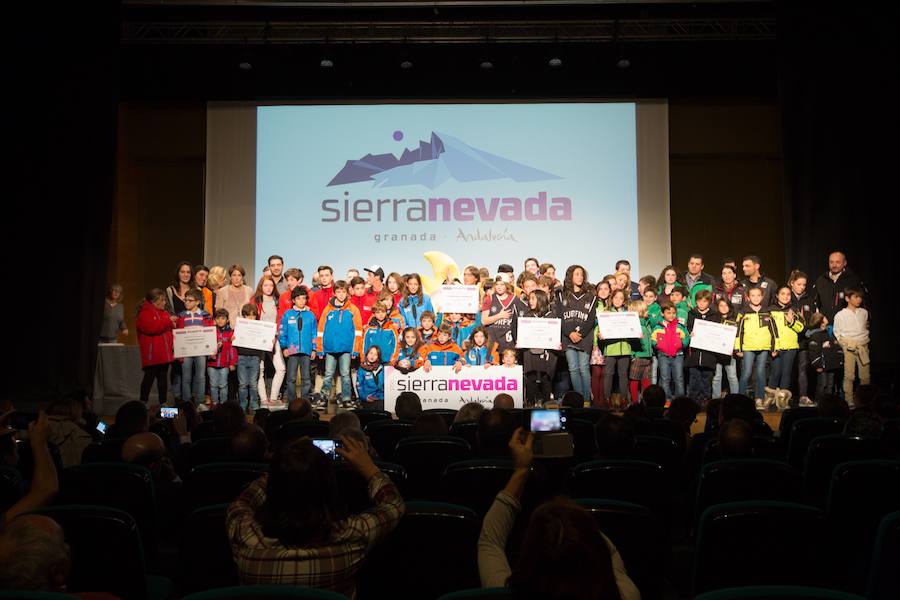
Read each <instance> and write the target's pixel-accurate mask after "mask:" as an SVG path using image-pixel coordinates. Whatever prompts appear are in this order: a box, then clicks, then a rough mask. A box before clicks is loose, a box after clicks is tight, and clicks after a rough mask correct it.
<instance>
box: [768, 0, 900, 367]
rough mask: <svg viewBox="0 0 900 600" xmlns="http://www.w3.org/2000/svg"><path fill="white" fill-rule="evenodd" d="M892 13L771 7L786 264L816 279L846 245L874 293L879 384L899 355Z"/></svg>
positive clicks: (897, 113)
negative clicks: (776, 38) (774, 22)
mask: <svg viewBox="0 0 900 600" xmlns="http://www.w3.org/2000/svg"><path fill="white" fill-rule="evenodd" d="M898 16H900V15H898V10H897V8H895V5H894V4H893V3H875V2H842V3H839V4H838V3H815V4H813V3H807V2H795V1H781V2H780V3H779V9H778V36H779V69H780V72H779V94H780V105H781V111H782V125H783V128H782V131H783V156H784V168H785V177H784V182H785V236H786V238H787V239H786V244H785V248H786V253H787V256H786V266H787V267H788V268H789V269H790V268H795V267H799V268H801V269H803V270H804V271H806V272H807V273H809V275H810V277H811V279H812V280H815V278H817V277H818V276H820V275H822V274H823V273H825V272H826V270H827V259H828V254H829V253H830V252H832V251H833V250H843V251H844V252H846V254H847V258H848V261H849V268H850V269H851V270H853V271H855V272H856V273H857V274H859V275H860V276H861V277H862V278H863V280H864V281H865V283H866V285H867V286H868V289H869V292H870V295H871V298H870V301H869V305H870V308H871V325H872V344H871V349H872V360H873V363H874V364H873V367H874V368H875V369H876V370H877V371H879V372H880V380H881V381H882V382H884V383H890V382H893V378H894V377H895V376H894V372H895V371H896V368H895V367H896V364H897V362H898V358H900V357H898V351H897V349H898V343H897V340H898V339H900V331H898V329H900V327H898V319H897V308H896V306H895V305H894V299H895V297H896V296H895V288H896V285H895V281H896V279H897V276H896V267H895V264H896V259H895V256H896V254H897V252H896V248H898V246H900V229H898V225H897V221H896V219H895V217H894V215H895V213H897V211H896V209H895V208H894V206H895V204H896V198H897V191H896V190H897V183H898V176H900V164H898V155H900V153H898V151H897V146H898V144H900V127H898V123H900V107H898V95H897V92H898V72H900V70H898V64H897V58H898V56H900V53H898V46H900V44H898V39H900V31H898V23H900V20H898ZM873 376H874V375H873Z"/></svg>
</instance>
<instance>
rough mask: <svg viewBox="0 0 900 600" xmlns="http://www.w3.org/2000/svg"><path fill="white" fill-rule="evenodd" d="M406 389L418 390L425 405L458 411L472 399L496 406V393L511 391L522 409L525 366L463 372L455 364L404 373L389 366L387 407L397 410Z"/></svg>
mask: <svg viewBox="0 0 900 600" xmlns="http://www.w3.org/2000/svg"><path fill="white" fill-rule="evenodd" d="M403 392H415V394H416V395H417V396H418V397H419V400H421V402H422V408H423V409H428V408H452V409H454V410H458V409H459V408H460V407H461V406H462V405H464V404H468V403H469V402H478V403H480V404H483V405H484V406H485V408H491V407H492V406H493V405H494V396H496V395H497V394H503V393H506V394H509V395H510V396H512V398H513V404H514V405H515V407H516V408H522V401H523V392H522V367H520V366H518V365H517V366H515V367H503V366H491V367H487V368H485V367H482V366H471V367H463V368H462V370H461V371H460V372H459V373H454V372H453V367H432V368H431V372H429V373H426V372H425V369H421V368H420V369H416V370H415V371H413V372H411V373H407V374H405V375H404V374H403V373H401V372H400V371H398V370H397V369H395V368H393V367H385V378H384V409H385V410H387V411H390V412H395V411H394V407H395V406H396V403H397V396H399V395H400V394H401V393H403Z"/></svg>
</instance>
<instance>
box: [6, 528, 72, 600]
mask: <svg viewBox="0 0 900 600" xmlns="http://www.w3.org/2000/svg"><path fill="white" fill-rule="evenodd" d="M71 563H72V561H71V555H70V551H69V546H68V544H66V540H65V536H64V535H63V530H62V528H61V527H60V526H59V524H58V523H57V522H56V521H54V520H53V519H51V518H50V517H45V516H43V515H33V514H29V515H22V516H19V517H17V518H15V519H13V520H12V521H10V522H9V523H7V524H6V525H5V526H4V527H3V529H2V530H0V589H4V590H20V591H40V592H64V591H65V589H66V580H67V579H68V578H69V572H70V570H71Z"/></svg>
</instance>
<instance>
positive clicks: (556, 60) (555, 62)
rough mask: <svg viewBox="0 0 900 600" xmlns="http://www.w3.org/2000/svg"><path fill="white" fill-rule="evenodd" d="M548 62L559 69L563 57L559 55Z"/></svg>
mask: <svg viewBox="0 0 900 600" xmlns="http://www.w3.org/2000/svg"><path fill="white" fill-rule="evenodd" d="M547 64H548V65H550V66H551V67H553V68H554V69H558V68H560V67H561V66H562V59H561V58H559V57H558V56H554V57H553V58H551V59H550V60H548V61H547Z"/></svg>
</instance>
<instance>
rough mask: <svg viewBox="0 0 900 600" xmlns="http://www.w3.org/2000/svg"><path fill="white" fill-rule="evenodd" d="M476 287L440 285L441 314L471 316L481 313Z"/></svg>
mask: <svg viewBox="0 0 900 600" xmlns="http://www.w3.org/2000/svg"><path fill="white" fill-rule="evenodd" d="M480 304H481V303H480V302H479V300H478V286H477V285H442V286H441V312H444V313H462V314H471V313H478V312H481V306H480Z"/></svg>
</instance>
